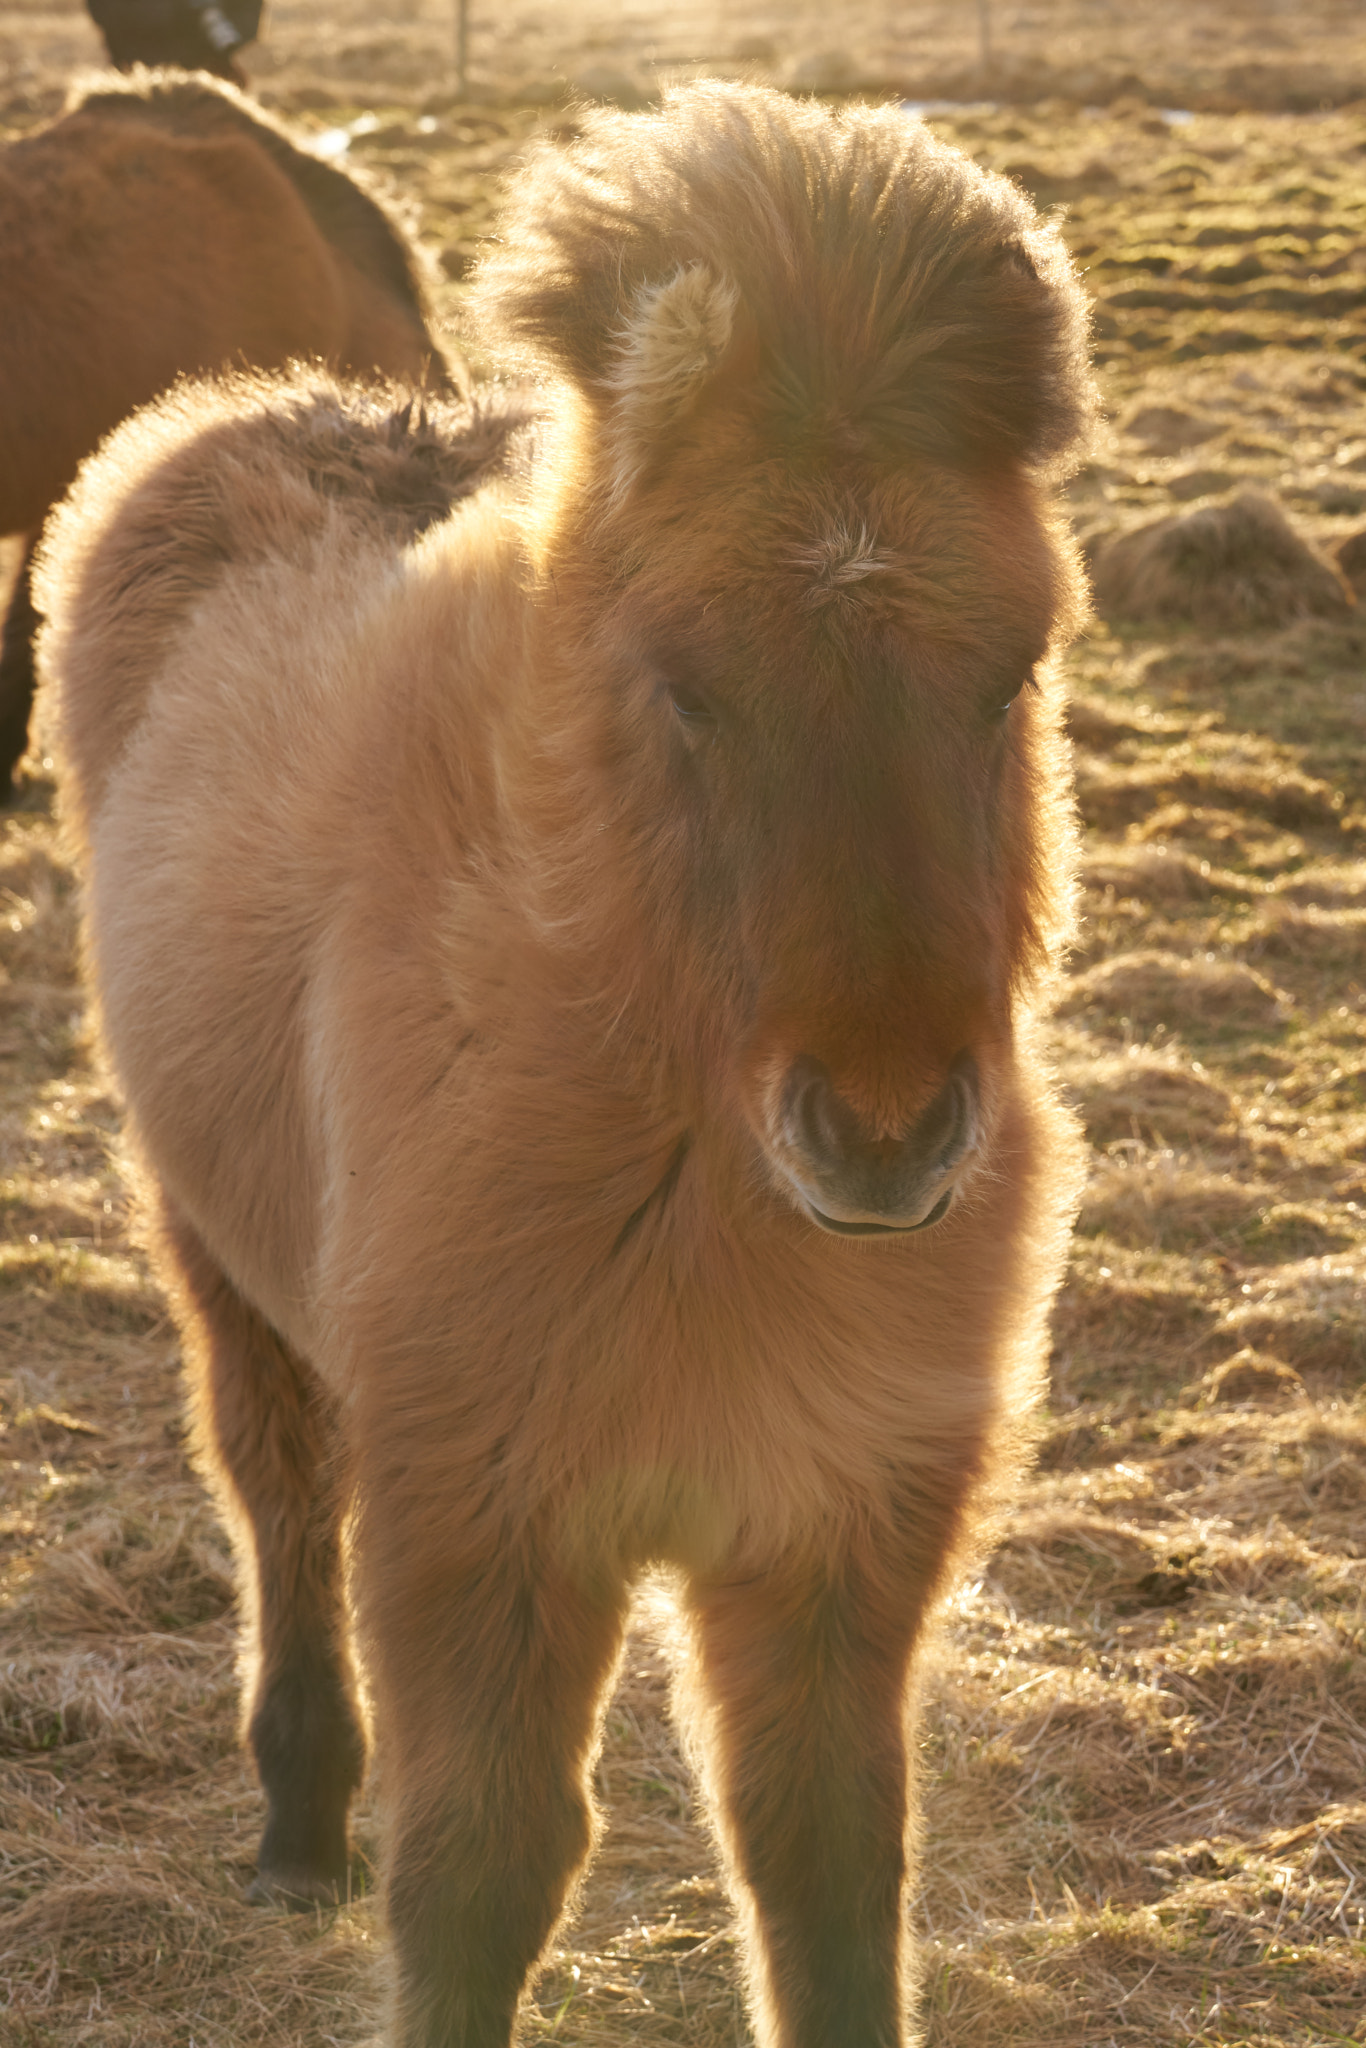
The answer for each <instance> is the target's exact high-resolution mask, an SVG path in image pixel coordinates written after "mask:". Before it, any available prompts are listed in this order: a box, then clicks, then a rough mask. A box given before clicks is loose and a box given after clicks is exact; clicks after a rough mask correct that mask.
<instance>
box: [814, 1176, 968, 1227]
mask: <svg viewBox="0 0 1366 2048" xmlns="http://www.w3.org/2000/svg"><path fill="white" fill-rule="evenodd" d="M952 1202H953V1189H952V1188H948V1189H947V1190H946V1191H945V1192H944V1193H943V1194H942V1195H941V1196H940V1197H939V1200H938V1201H937V1202H936V1203H935V1205H934V1207H933V1208H932V1209H931V1210H930V1213H929V1215H928V1216H922V1217H921V1219H920V1221H919V1222H918V1223H842V1222H840V1220H839V1218H838V1217H836V1216H827V1215H826V1214H825V1213H824V1211H823V1210H821V1209H817V1208H816V1207H815V1205H814V1203H811V1202H808V1203H807V1205H806V1213H807V1215H808V1216H809V1217H810V1218H811V1221H812V1222H813V1223H819V1225H820V1227H821V1229H822V1230H828V1231H831V1232H832V1233H833V1234H834V1236H836V1237H910V1236H911V1234H912V1233H913V1232H914V1231H917V1230H930V1229H932V1228H933V1227H934V1225H935V1224H936V1223H942V1222H943V1220H944V1218H945V1217H946V1216H947V1215H948V1213H949V1209H950V1207H951V1205H952Z"/></svg>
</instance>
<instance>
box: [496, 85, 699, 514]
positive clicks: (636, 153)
mask: <svg viewBox="0 0 1366 2048" xmlns="http://www.w3.org/2000/svg"><path fill="white" fill-rule="evenodd" d="M655 125H656V126H658V125H659V124H658V123H656V124H655ZM585 131H586V132H585V135H584V138H583V140H582V142H580V143H579V144H578V145H577V146H576V147H574V148H572V149H570V150H568V151H550V150H546V151H543V152H542V153H541V154H540V155H539V156H538V157H536V158H533V160H532V162H531V163H530V164H529V165H528V167H527V170H526V173H525V175H524V177H523V179H522V181H521V183H520V185H519V187H518V189H517V191H516V193H515V195H514V197H513V200H512V203H511V205H510V207H509V210H508V215H507V218H506V220H505V224H504V234H503V237H502V240H501V242H500V243H499V244H496V245H495V246H494V247H493V248H492V249H491V250H490V251H489V253H488V255H487V256H486V257H485V258H484V260H483V262H482V263H481V264H480V266H479V269H478V271H477V272H476V274H475V277H474V278H473V280H472V290H471V292H470V295H469V299H468V301H467V305H468V309H469V311H470V313H471V314H472V316H473V318H474V320H475V322H476V324H477V326H478V327H479V329H481V330H482V332H483V333H484V335H486V336H487V339H488V341H489V343H490V345H491V347H492V349H493V350H494V351H495V352H496V353H497V354H499V355H502V356H504V357H505V358H506V357H508V356H511V357H512V359H513V360H514V361H517V360H520V361H521V362H522V363H524V364H525V365H526V366H527V368H529V369H531V370H532V371H534V372H537V373H539V374H541V375H544V374H546V373H547V372H548V373H549V374H550V375H552V376H556V377H561V378H565V379H567V380H568V381H569V382H570V383H571V384H573V385H574V386H575V387H576V388H577V389H578V391H579V392H580V394H581V396H582V397H583V398H585V399H586V400H587V401H588V403H589V405H590V406H592V408H593V410H594V411H595V412H596V413H597V414H598V416H599V419H600V421H601V424H602V427H603V429H604V435H605V439H606V441H607V443H608V445H609V446H610V447H611V448H612V450H613V453H614V455H615V457H616V462H617V468H618V481H619V482H620V481H622V480H624V478H625V477H626V476H627V475H628V474H634V473H636V472H637V471H638V470H639V469H640V467H641V466H642V465H643V463H644V462H645V461H646V460H647V459H648V457H649V454H650V453H654V454H657V453H658V451H659V446H660V443H661V441H662V440H664V439H665V438H667V436H668V435H669V433H670V432H671V431H672V430H674V429H675V428H676V427H678V426H679V425H681V424H682V422H683V421H684V420H685V419H686V418H687V416H688V414H689V413H690V411H691V410H692V408H693V407H694V405H695V404H696V403H697V401H698V399H699V398H700V397H701V395H702V392H703V390H704V388H705V386H706V384H707V381H708V379H709V378H710V377H711V376H712V375H713V374H714V372H715V371H716V370H717V369H718V367H719V366H720V364H721V361H722V358H723V357H724V356H725V354H726V352H727V349H728V347H729V345H730V342H731V338H732V334H733V331H734V328H735V325H736V316H737V312H738V309H739V305H740V293H739V290H738V288H737V286H736V285H735V283H734V282H732V280H731V279H730V277H729V276H728V275H727V274H726V273H725V270H724V268H723V266H722V265H720V264H718V263H717V262H715V261H714V260H712V259H710V258H708V257H706V256H705V255H704V254H703V253H702V252H701V251H699V250H698V248H697V247H696V237H695V235H694V234H693V233H692V232H690V231H689V226H688V224H687V223H680V221H679V220H678V219H677V218H676V217H675V214H676V212H678V211H681V208H680V206H679V201H678V196H677V194H676V193H675V191H674V190H673V187H672V185H671V184H670V181H669V180H668V179H667V178H664V179H662V180H661V182H662V183H663V184H664V185H665V186H666V187H668V189H667V190H666V191H665V192H664V194H663V196H662V198H661V196H660V195H658V194H655V193H653V191H652V189H651V188H650V185H649V181H648V178H647V177H646V176H645V173H646V172H647V171H648V168H649V165H648V156H649V149H648V143H647V138H646V137H644V136H638V135H637V134H636V133H635V131H634V128H633V126H632V122H631V119H630V117H626V116H623V115H619V114H618V115H611V114H602V113H598V114H594V115H591V116H588V117H587V118H586V120H585ZM648 140H649V141H652V142H653V143H654V145H655V148H656V150H657V149H658V140H657V138H655V137H651V138H649V139H648ZM642 156H643V157H644V158H645V159H646V161H645V163H644V164H643V165H642V162H641V159H642ZM637 174H639V179H638V182H639V184H640V189H639V190H637V189H635V184H634V183H633V180H636V179H637ZM664 200H668V201H670V202H671V203H670V204H667V205H666V204H664V203H663V202H664ZM690 242H691V243H692V244H693V246H692V247H689V243H690Z"/></svg>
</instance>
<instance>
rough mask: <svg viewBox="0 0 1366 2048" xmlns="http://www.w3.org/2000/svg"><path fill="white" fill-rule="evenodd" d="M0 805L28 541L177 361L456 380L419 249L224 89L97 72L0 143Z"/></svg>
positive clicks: (151, 75)
mask: <svg viewBox="0 0 1366 2048" xmlns="http://www.w3.org/2000/svg"><path fill="white" fill-rule="evenodd" d="M0 307H3V308H4V313H3V318H0V535H3V534H22V535H24V536H25V537H26V542H25V559H24V565H23V568H22V569H21V571H20V575H19V580H18V583H17V584H16V586H15V589H14V592H13V595H12V598H11V602H10V608H9V613H8V616H7V618H6V621H5V627H4V638H3V645H2V646H0V802H3V800H4V794H3V793H4V792H5V791H6V790H7V789H8V787H9V781H10V776H11V773H12V771H13V769H14V766H15V763H16V762H17V761H18V759H19V757H20V755H21V754H22V753H23V751H24V744H25V740H26V737H27V732H28V715H29V706H30V703H31V700H32V695H33V668H32V652H31V638H32V634H33V631H34V628H35V626H36V619H35V617H34V613H33V610H32V602H31V593H30V585H29V567H30V557H31V553H32V544H33V541H34V539H35V538H36V536H37V533H38V530H39V528H40V527H41V525H42V523H43V520H44V519H45V517H46V516H47V512H48V509H49V507H50V506H52V505H54V504H55V503H56V501H57V499H58V498H59V497H60V496H61V495H62V493H63V491H64V490H65V489H66V488H67V486H68V484H69V483H70V482H71V479H72V478H73V477H74V475H75V474H76V468H77V465H78V464H79V462H80V461H81V459H82V458H83V457H84V456H86V455H88V454H89V453H90V452H91V450H92V449H93V448H95V447H96V446H97V445H98V444H99V442H100V441H101V439H102V438H103V437H104V435H105V434H107V433H108V432H109V430H110V428H111V427H113V426H116V425H117V424H118V422H119V421H120V420H121V419H124V418H125V417H126V416H127V414H129V413H130V412H132V411H134V410H135V408H136V407H138V406H139V405H144V404H145V403H146V402H147V400H148V399H150V398H154V397H156V395H157V394H158V393H159V392H161V391H164V390H166V388H167V387H168V386H169V385H170V384H172V383H174V381H175V379H176V378H177V377H178V376H181V375H183V374H185V373H189V372H196V371H206V370H214V369H219V368H223V367H229V366H234V365H236V366H241V365H242V364H246V363H253V364H260V365H262V366H264V367H274V366H282V365H283V364H285V363H287V362H289V361H290V360H291V359H292V358H295V357H310V356H316V357H321V358H322V359H323V360H325V361H327V362H329V363H332V364H335V365H337V366H338V367H340V368H343V369H346V370H349V371H353V372H356V373H358V374H361V375H364V374H366V373H368V372H372V371H376V370H377V371H380V372H382V373H383V374H385V375H386V376H390V377H395V378H400V379H405V380H409V381H411V382H413V383H418V382H421V381H422V380H423V379H426V380H427V381H428V382H429V383H430V384H431V385H432V386H433V388H436V389H446V390H449V389H450V381H449V376H448V374H447V372H446V370H445V366H444V364H443V363H442V359H441V352H440V350H439V348H438V347H437V344H436V342H435V341H434V340H433V339H432V336H431V333H430V331H429V329H428V325H427V316H426V310H425V306H424V301H423V294H422V289H421V285H420V283H419V279H418V274H417V270H416V267H415V263H414V259H413V255H412V252H411V251H410V249H409V247H408V245H407V243H406V242H405V240H404V238H403V236H402V234H401V233H400V231H399V229H398V228H397V226H396V225H395V223H394V222H393V221H392V220H391V219H390V218H389V217H388V215H387V214H386V213H385V212H384V211H383V209H382V208H381V207H380V206H379V205H378V204H377V203H376V202H375V200H373V199H372V198H371V197H370V196H369V194H368V193H365V192H363V191H362V190H361V189H360V187H359V186H358V185H356V184H354V183H353V182H352V180H351V179H350V178H348V177H347V176H346V175H345V174H344V173H343V172H341V171H339V170H336V169H335V168H334V167H333V166H332V165H330V164H325V163H323V162H321V161H320V160H319V159H318V158H316V157H312V156H309V155H308V154H307V152H306V151H304V150H302V149H300V148H298V147H297V146H296V144H295V143H294V142H292V141H291V140H290V138H289V136H288V135H287V134H286V133H285V131H284V130H283V129H282V128H280V127H279V126H278V125H277V124H276V123H274V122H273V121H271V120H270V119H269V118H268V117H267V116H266V115H264V114H262V113H261V112H260V110H259V109H257V108H255V107H253V106H251V105H249V104H248V102H247V101H246V100H244V99H243V98H242V97H241V95H240V94H238V93H236V92H234V91H233V90H232V89H231V88H230V87H227V86H222V85H218V84H216V83H214V82H212V81H210V80H209V79H206V78H204V77H201V76H186V75H183V74H179V73H175V72H143V73H140V74H138V75H137V76H136V77H134V78H133V79H101V80H100V81H99V82H98V83H97V84H96V85H94V86H93V87H90V88H88V89H86V90H85V91H84V92H82V93H81V94H79V95H78V96H77V98H76V99H75V100H74V101H73V103H72V105H71V106H70V107H69V108H68V110H67V111H66V112H65V113H64V114H63V115H62V117H61V118H60V120H57V121H55V122H53V123H52V125H51V126H50V127H47V128H43V129H40V130H39V131H38V132H37V133H35V134H33V135H26V136H24V137H22V138H21V139H20V140H19V141H17V142H14V143H11V144H10V145H9V146H8V147H7V148H6V149H5V150H4V151H3V152H0Z"/></svg>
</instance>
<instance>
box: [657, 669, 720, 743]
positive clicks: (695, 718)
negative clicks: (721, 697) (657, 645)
mask: <svg viewBox="0 0 1366 2048" xmlns="http://www.w3.org/2000/svg"><path fill="white" fill-rule="evenodd" d="M665 687H666V689H667V690H668V693H669V702H670V703H671V704H672V705H673V708H674V715H675V717H676V718H677V719H678V722H679V724H680V725H681V726H683V727H684V729H685V730H686V731H688V732H690V733H695V734H696V735H697V736H698V737H699V738H700V737H701V736H702V735H703V734H704V733H709V732H714V731H715V730H716V712H715V711H714V709H713V708H712V706H711V705H710V704H709V703H708V702H707V700H706V698H705V697H704V696H703V695H702V693H701V691H700V690H695V689H693V687H692V686H691V684H689V683H681V682H677V681H675V680H673V679H671V680H670V681H669V682H668V683H667V684H666V685H665Z"/></svg>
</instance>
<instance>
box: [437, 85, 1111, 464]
mask: <svg viewBox="0 0 1366 2048" xmlns="http://www.w3.org/2000/svg"><path fill="white" fill-rule="evenodd" d="M706 275H709V276H710V277H711V278H712V279H714V280H715V285H716V290H717V292H718V294H721V295H729V294H734V296H735V298H736V300H737V301H738V307H739V310H738V311H737V314H736V318H735V323H734V325H735V333H734V338H733V341H732V344H731V347H730V349H729V352H728V359H727V360H728V362H729V363H730V364H731V365H734V366H736V368H735V379H736V381H737V382H739V381H740V379H741V377H742V375H743V376H744V380H745V381H746V382H748V383H750V384H751V385H752V386H753V394H754V395H753V396H752V397H751V403H752V404H753V403H754V402H755V398H757V406H756V417H757V419H758V420H759V422H760V424H761V427H764V428H766V430H767V435H768V438H769V439H770V441H771V442H772V444H773V445H774V447H775V452H780V453H781V455H782V457H783V458H784V459H785V460H786V461H788V462H792V461H794V460H795V461H798V462H800V461H802V460H803V459H809V460H811V461H813V462H818V461H823V460H828V459H829V458H830V456H831V455H832V454H835V455H838V454H839V453H840V452H842V451H844V450H848V452H850V453H863V454H867V453H868V452H870V451H871V452H872V453H873V454H874V455H875V456H878V455H880V456H882V457H884V458H885V459H887V460H889V461H891V462H898V461H904V460H905V459H906V457H907V456H915V455H920V456H928V457H931V458H934V459H939V460H947V461H950V462H959V463H967V464H972V465H981V464H986V465H991V464H996V463H1001V462H1022V463H1027V464H1031V465H1034V466H1039V467H1049V468H1057V467H1058V466H1059V465H1061V464H1062V463H1063V462H1064V461H1065V460H1066V458H1067V456H1068V455H1069V454H1070V453H1071V452H1072V451H1073V450H1074V449H1075V448H1076V445H1077V443H1078V442H1079V440H1080V438H1081V436H1082V435H1083V433H1084V432H1085V430H1086V427H1087V424H1088V421H1089V418H1090V415H1091V411H1092V406H1093V397H1094V394H1093V388H1092V385H1091V380H1090V376H1089V373H1088V370H1087V367H1086V341H1087V313H1086V307H1085V301H1084V298H1083V294H1082V291H1081V288H1080V286H1079V284H1078V282H1077V279H1076V277H1075V274H1074V273H1073V270H1072V266H1071V264H1070V261H1069V259H1068V257H1067V255H1066V252H1065V250H1064V247H1063V244H1062V240H1061V237H1060V235H1059V232H1058V229H1057V226H1056V225H1055V224H1053V223H1050V222H1043V221H1040V220H1039V218H1038V216H1037V214H1036V213H1035V211H1034V208H1033V205H1032V204H1031V202H1030V201H1029V199H1028V198H1027V197H1026V196H1025V195H1024V194H1023V193H1022V192H1020V191H1019V190H1018V189H1017V188H1016V187H1015V186H1014V185H1011V184H1010V183H1008V182H1007V180H1006V179H1004V178H1001V177H998V176H996V175H995V174H993V173H991V172H988V171H983V170H981V169H979V168H978V167H977V166H975V165H974V164H972V163H970V162H969V161H968V160H967V159H965V158H964V157H962V156H961V155H960V154H959V153H958V152H957V151H955V150H952V149H950V148H949V147H948V146H947V145H945V144H943V143H941V142H939V141H938V140H936V138H935V137H934V136H933V135H932V134H931V133H930V132H929V130H928V129H926V128H925V127H924V126H923V124H921V123H920V122H919V121H916V120H913V119H908V118H907V117H906V116H905V115H904V114H902V113H901V112H900V111H898V110H896V109H894V108H863V107H856V108H850V109H847V110H846V111H845V112H843V113H842V114H841V115H839V116H838V118H837V119H835V120H832V119H831V118H830V116H829V114H828V113H826V112H825V111H824V110H823V109H821V108H819V107H816V106H814V105H810V106H805V107H794V106H793V104H792V102H791V100H789V99H787V98H785V97H784V96H783V95H780V94H778V93H773V92H767V91H758V90H755V89H754V88H742V87H734V86H727V85H722V84H716V85H708V86H705V87H691V88H689V89H688V90H687V91H686V92H673V93H670V94H668V95H666V98H665V101H664V105H663V108H662V110H661V111H660V112H659V113H657V114H655V115H653V116H641V115H634V114H633V115H622V114H619V113H614V112H600V113H594V114H591V115H589V116H587V117H586V119H585V127H584V133H583V136H582V138H581V140H580V141H579V142H577V143H576V144H575V145H573V146H572V147H571V148H570V149H568V150H559V151H555V150H550V149H547V150H546V151H545V152H543V153H542V154H541V156H540V157H539V159H537V160H535V161H534V162H533V165H532V167H531V169H530V171H529V173H528V174H527V175H526V176H525V177H524V178H523V179H522V180H521V182H520V183H519V186H518V187H517V190H516V192H515V194H514V197H513V203H512V207H511V211H510V216H509V217H508V219H507V221H506V224H505V227H504V232H503V236H502V242H501V247H500V248H499V250H498V251H497V252H496V253H495V254H494V255H492V256H491V257H490V258H488V259H487V260H486V262H485V264H484V266H483V268H482V272H481V274H480V276H479V278H478V279H477V281H476V301H477V303H478V305H479V307H480V308H481V311H482V317H483V319H484V322H485V324H486V325H487V327H488V328H489V329H490V330H491V331H492V333H493V334H494V335H495V336H496V337H497V339H498V340H499V341H500V342H501V343H502V344H503V345H504V346H505V347H511V348H513V349H515V350H518V351H519V352H520V353H521V354H522V356H523V357H524V358H526V359H529V360H531V361H532V362H533V363H535V364H536V365H537V366H538V367H539V368H540V369H542V370H549V371H551V372H552V373H557V374H560V375H567V376H568V377H570V378H571V379H572V380H573V381H574V382H576V383H577V384H579V385H580V386H581V387H582V388H583V389H584V390H585V391H586V392H587V394H588V395H589V396H590V398H593V399H595V400H596V401H597V402H598V403H599V404H600V405H603V406H606V405H607V404H609V403H610V401H611V398H612V396H613V394H614V393H616V394H619V393H620V390H621V386H622V383H623V375H624V370H623V366H624V364H625V363H626V360H627V358H628V357H629V353H630V348H631V346H632V337H631V336H630V334H629V328H630V325H631V313H632V311H633V309H637V308H641V307H648V306H649V305H650V303H651V300H652V297H653V296H654V295H657V294H658V293H659V291H660V289H661V288H662V287H668V286H669V283H670V280H677V279H681V278H685V277H688V278H694V279H696V278H700V277H702V276H706ZM714 324H715V323H714ZM624 329H626V330H628V332H627V334H626V338H625V339H623V330H624ZM726 373H727V362H725V361H723V362H722V363H721V365H720V366H719V368H718V371H717V375H718V376H719V377H721V378H724V377H725V376H726Z"/></svg>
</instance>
